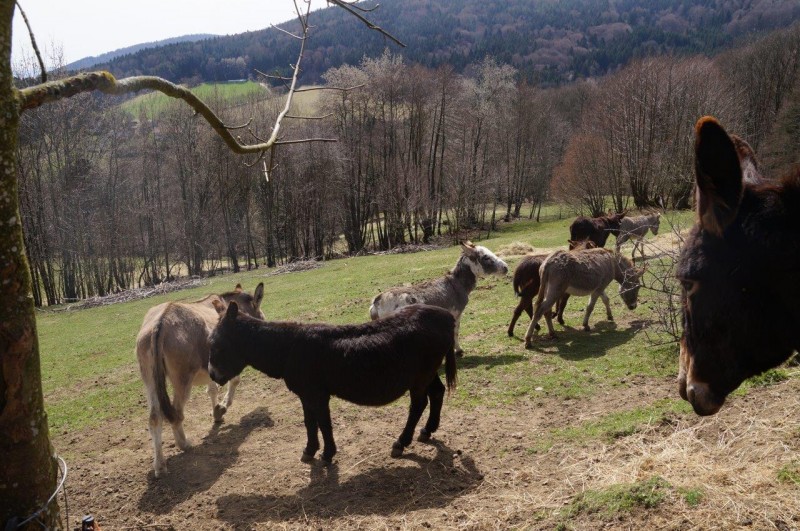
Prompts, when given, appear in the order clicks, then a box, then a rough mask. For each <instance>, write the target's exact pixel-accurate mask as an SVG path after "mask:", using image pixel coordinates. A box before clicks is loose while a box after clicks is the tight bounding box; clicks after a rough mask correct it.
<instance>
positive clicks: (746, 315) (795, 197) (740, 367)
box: [677, 117, 800, 415]
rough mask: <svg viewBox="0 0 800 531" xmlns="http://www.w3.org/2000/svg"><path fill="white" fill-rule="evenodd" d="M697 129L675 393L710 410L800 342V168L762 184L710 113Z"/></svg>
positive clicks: (742, 148)
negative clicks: (693, 215) (692, 210)
mask: <svg viewBox="0 0 800 531" xmlns="http://www.w3.org/2000/svg"><path fill="white" fill-rule="evenodd" d="M695 132H696V135H697V137H696V143H695V157H696V158H695V174H696V181H697V188H696V193H697V196H696V204H697V206H696V208H697V223H696V224H695V226H694V228H693V229H692V231H691V233H690V234H689V236H688V238H687V239H686V242H685V245H684V247H683V251H682V252H681V257H680V262H679V265H678V275H677V276H678V279H679V280H680V282H681V284H682V286H683V309H684V316H683V328H684V330H683V337H682V339H681V353H680V372H679V374H678V389H679V392H680V395H681V397H683V398H684V399H685V400H688V401H689V402H690V403H691V404H692V406H693V407H694V410H695V412H697V414H699V415H713V414H714V413H716V412H717V411H719V408H720V407H722V404H723V403H724V401H725V397H726V396H728V394H729V393H730V392H731V391H733V390H734V389H736V388H737V387H738V386H739V385H740V384H741V383H742V381H744V380H745V379H746V378H749V377H750V376H754V375H756V374H759V373H761V372H763V371H765V370H767V369H770V368H772V367H775V366H777V365H779V364H780V363H782V362H783V361H784V360H786V359H787V358H788V357H789V356H790V355H791V354H792V352H793V350H795V349H797V348H798V347H800V304H799V303H798V300H799V299H798V296H800V172H795V173H794V174H793V175H791V176H787V177H786V178H784V179H783V180H782V181H780V182H772V183H767V182H762V180H761V178H760V176H759V175H758V172H757V167H758V166H757V164H756V163H755V158H754V157H753V153H752V150H751V149H750V147H749V146H748V145H747V143H746V142H744V141H742V140H741V139H739V138H736V137H730V136H728V134H727V133H726V132H725V130H724V129H723V128H722V126H720V124H719V123H718V122H717V121H716V120H714V119H713V118H710V117H705V118H701V119H700V120H699V121H698V122H697V125H696V126H695Z"/></svg>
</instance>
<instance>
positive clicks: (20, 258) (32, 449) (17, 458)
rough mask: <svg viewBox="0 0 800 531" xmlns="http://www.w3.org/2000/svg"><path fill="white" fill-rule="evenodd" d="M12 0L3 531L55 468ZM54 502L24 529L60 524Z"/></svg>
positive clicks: (1, 38)
mask: <svg viewBox="0 0 800 531" xmlns="http://www.w3.org/2000/svg"><path fill="white" fill-rule="evenodd" d="M13 15H14V0H0V527H3V528H5V526H6V523H7V522H8V521H9V520H10V519H12V518H19V519H20V520H23V519H25V518H27V517H28V516H30V515H32V514H34V513H36V511H38V510H39V509H40V508H41V507H42V505H43V504H44V503H45V502H46V501H47V500H48V498H49V497H50V495H51V494H52V493H53V491H54V490H55V487H56V482H57V467H56V461H55V458H54V456H53V449H52V447H51V445H50V438H49V434H48V428H47V415H46V414H45V411H44V403H43V402H44V401H43V398H42V382H41V373H40V370H39V345H38V341H37V336H36V320H35V315H34V307H33V298H32V296H31V276H30V269H29V268H28V262H27V259H26V257H25V247H24V244H23V239H22V224H21V220H20V214H19V196H18V183H17V170H16V159H15V151H16V147H17V129H18V125H19V107H18V103H17V98H16V91H15V90H14V86H13V78H12V73H11V20H12V17H13ZM58 521H59V512H58V505H57V504H56V503H55V502H53V503H52V504H51V505H50V506H49V507H47V508H46V509H45V510H44V511H43V512H42V514H41V515H39V516H38V517H37V518H36V519H34V520H33V521H31V522H30V523H29V524H28V525H26V526H25V528H31V529H41V526H42V525H43V526H45V527H47V528H51V529H52V528H56V527H58Z"/></svg>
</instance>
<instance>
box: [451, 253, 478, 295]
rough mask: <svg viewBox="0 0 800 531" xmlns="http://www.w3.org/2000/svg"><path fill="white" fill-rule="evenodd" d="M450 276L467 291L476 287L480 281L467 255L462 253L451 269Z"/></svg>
mask: <svg viewBox="0 0 800 531" xmlns="http://www.w3.org/2000/svg"><path fill="white" fill-rule="evenodd" d="M450 276H451V277H453V280H455V281H456V283H457V284H458V285H460V286H461V287H462V288H464V291H466V292H467V293H469V292H471V291H472V290H473V289H475V285H476V284H477V283H478V277H477V276H476V275H475V272H474V271H473V270H472V267H470V265H469V261H468V259H467V257H466V256H464V255H461V258H459V259H458V262H456V266H455V267H454V268H453V269H452V270H451V271H450Z"/></svg>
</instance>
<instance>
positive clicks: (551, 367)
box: [37, 213, 800, 530]
mask: <svg viewBox="0 0 800 531" xmlns="http://www.w3.org/2000/svg"><path fill="white" fill-rule="evenodd" d="M666 217H667V218H668V219H669V220H671V221H675V222H676V223H677V224H679V225H681V226H684V227H685V226H687V225H688V223H689V222H690V221H691V219H692V214H691V213H680V214H679V215H677V216H673V215H671V214H670V215H669V216H666ZM569 223H570V219H564V220H560V221H550V222H545V223H538V224H537V223H534V222H529V221H519V222H515V223H512V224H501V225H500V231H499V232H497V233H493V235H492V238H490V239H488V240H484V241H481V242H480V243H481V244H482V245H486V246H487V247H489V248H490V249H492V250H498V249H500V248H503V247H504V246H505V247H507V246H509V245H511V244H512V243H514V242H523V243H527V244H530V245H532V246H534V247H535V248H536V249H537V250H538V249H554V248H557V247H562V248H563V247H564V246H565V243H566V238H567V234H568V231H567V227H568V226H569ZM670 237H671V235H670V234H669V230H668V226H667V223H665V222H664V221H662V229H661V234H660V235H659V241H666V240H668V239H669V238H670ZM630 248H631V247H630V245H628V246H626V247H625V249H626V250H627V251H628V252H630ZM458 255H459V249H458V248H457V247H453V248H448V249H443V250H437V251H428V252H421V253H414V254H396V255H384V256H365V257H358V258H348V259H341V260H335V261H331V262H326V263H324V264H323V265H322V267H320V268H319V269H315V270H311V271H303V272H297V273H289V274H283V275H279V276H268V277H265V276H264V275H265V274H266V273H268V272H269V271H267V270H263V269H262V270H256V271H251V272H248V273H242V274H237V275H226V276H221V277H219V276H218V277H213V278H211V279H209V285H207V286H204V287H202V288H199V289H195V290H187V291H184V292H178V293H171V294H169V295H165V296H160V297H153V298H151V299H145V300H140V301H135V302H129V303H122V304H117V305H112V306H107V307H100V308H92V309H87V310H80V311H68V312H59V313H50V312H43V313H41V314H40V315H39V316H38V319H37V323H38V327H39V334H40V344H41V350H42V372H43V385H44V392H45V402H46V406H47V410H48V415H49V420H50V426H51V435H52V439H53V445H54V447H55V448H56V451H57V452H58V453H59V454H60V455H62V456H63V457H64V458H65V459H66V461H67V464H68V466H69V468H70V473H69V474H70V475H69V479H68V482H67V493H68V496H69V507H70V524H71V525H70V527H72V525H73V524H74V523H75V522H76V521H78V520H79V518H80V516H81V515H83V514H87V513H92V514H93V515H95V517H96V518H97V520H98V521H99V523H100V525H101V526H102V527H103V529H106V530H107V529H121V528H126V529H140V528H145V527H147V528H148V529H154V528H155V529H159V528H160V529H274V528H292V529H294V528H315V529H357V528H358V529H361V528H364V529H373V528H378V529H388V528H392V529H397V528H400V529H412V528H413V529H419V528H430V529H509V528H519V529H553V528H561V529H598V528H612V529H632V528H659V529H732V528H747V529H794V528H798V527H799V526H800V457H798V452H799V451H800V415H798V413H799V412H800V378H798V371H797V369H795V368H784V369H780V370H778V371H773V372H771V373H768V375H767V377H765V378H761V379H758V380H755V381H751V382H749V383H748V384H746V385H745V386H744V387H743V389H742V390H740V391H738V392H737V393H735V394H734V395H733V396H731V397H730V399H729V401H728V403H727V404H726V405H725V406H724V407H723V409H722V411H721V412H720V413H719V414H718V415H717V416H714V417H710V418H702V419H701V418H699V417H697V416H695V414H694V413H693V412H692V411H691V408H690V407H689V406H688V405H687V404H685V403H684V402H683V401H681V400H680V398H679V397H678V395H677V390H676V386H675V383H674V379H675V374H676V371H677V353H676V348H675V346H674V345H673V344H664V345H661V346H659V347H652V346H650V343H649V342H648V340H647V337H646V336H647V335H650V337H651V338H652V330H653V319H654V315H653V312H652V310H651V308H650V306H651V305H652V304H653V303H654V301H655V294H653V293H652V292H648V291H647V290H644V289H643V290H642V292H641V293H640V305H639V307H638V308H637V309H636V310H635V311H633V312H631V311H629V310H627V309H625V308H624V306H623V304H622V303H621V301H620V299H619V297H618V296H617V294H616V287H617V285H616V283H614V284H612V286H611V287H609V292H608V293H609V296H610V297H611V300H612V311H613V312H614V316H615V321H614V322H608V321H605V320H603V318H604V312H603V311H602V309H601V308H595V313H594V314H593V316H592V319H591V321H590V324H591V325H592V331H591V332H589V333H586V332H583V331H582V330H580V321H581V318H582V309H583V307H584V305H585V301H586V300H585V299H583V298H579V297H573V298H571V299H570V304H569V306H568V308H567V311H566V312H565V314H564V316H565V320H566V321H567V325H568V326H567V327H566V328H564V327H559V326H557V327H556V330H557V333H559V338H558V340H556V341H553V342H550V341H544V340H539V341H537V342H536V343H535V344H534V346H533V348H531V349H530V350H525V349H524V348H523V345H522V339H521V338H522V336H523V335H524V333H525V328H526V327H527V322H528V320H527V317H525V316H523V317H522V318H521V319H520V322H519V323H518V324H517V329H516V336H515V337H514V338H509V337H508V336H507V335H506V327H507V325H508V322H509V319H510V317H511V312H512V309H513V307H514V306H515V305H516V302H517V301H516V299H515V298H514V295H513V291H512V288H511V283H510V275H509V277H507V278H504V279H500V278H496V277H492V278H488V279H484V280H481V281H479V283H478V287H477V289H476V290H475V291H474V292H473V294H472V296H471V300H470V304H469V305H468V306H467V309H466V311H465V314H464V316H463V318H462V326H461V343H462V345H463V347H464V349H465V357H464V358H462V359H460V360H459V387H458V389H457V390H456V392H455V393H454V394H453V395H452V396H450V397H448V398H446V399H445V404H444V407H443V409H442V425H441V428H440V430H439V431H438V432H436V434H435V436H434V439H433V443H432V444H423V443H419V442H414V443H413V444H412V445H411V446H410V447H409V448H408V449H407V451H406V454H405V455H404V456H403V457H402V458H400V459H392V458H390V457H389V450H390V447H391V443H392V441H393V440H394V439H395V438H396V436H397V434H398V433H399V432H400V430H401V429H402V425H403V423H404V421H405V416H406V410H407V407H408V402H407V399H401V400H399V401H398V402H396V403H395V404H392V405H390V406H388V407H385V408H379V409H369V408H361V407H356V406H353V405H351V404H348V403H345V402H342V401H340V400H338V399H334V400H333V401H332V402H331V413H332V418H333V423H334V434H335V437H336V442H337V445H338V447H339V453H338V454H337V456H336V458H335V461H334V464H333V465H332V466H331V467H327V468H326V467H323V466H321V465H320V464H319V463H314V464H313V465H311V466H309V465H306V464H303V463H301V462H300V452H301V450H302V448H303V446H304V444H305V430H304V427H303V422H302V410H301V407H300V403H299V400H298V399H297V398H296V397H295V396H294V395H293V394H291V393H290V392H289V391H288V390H287V389H286V388H285V386H284V384H283V383H282V382H280V381H277V380H272V379H269V378H267V377H266V376H264V375H262V374H260V373H256V372H254V371H252V370H249V369H248V370H247V371H245V373H244V375H243V380H242V385H241V386H240V387H239V391H238V393H237V399H236V401H235V402H234V404H233V406H232V408H231V410H230V411H229V412H228V414H227V416H226V419H225V422H224V423H223V424H221V425H217V426H214V425H212V418H211V414H210V407H209V404H208V399H207V397H206V396H205V393H204V390H203V388H195V392H194V394H193V397H192V400H191V401H190V403H189V404H188V406H187V410H186V422H185V428H186V432H187V435H188V436H189V438H190V439H192V440H194V442H195V443H196V444H197V446H196V447H195V448H193V449H192V450H191V451H189V452H180V451H179V450H177V448H175V447H174V445H173V444H172V435H171V433H169V430H166V431H165V435H164V440H165V455H166V457H167V466H168V467H169V474H168V475H167V476H165V477H163V478H161V479H158V480H156V479H155V478H154V477H153V473H152V468H151V464H152V450H151V446H150V441H149V434H148V431H147V411H146V404H145V400H144V395H143V389H142V384H141V382H140V378H139V374H138V367H137V365H136V361H135V355H134V351H133V350H134V339H135V336H136V333H137V331H138V328H139V325H140V324H141V320H142V317H143V316H144V313H145V311H146V310H147V309H148V308H149V307H151V306H153V305H156V304H158V303H160V302H163V301H165V300H194V299H197V298H200V297H201V296H203V295H205V294H207V293H209V292H220V291H225V290H228V289H230V288H232V287H233V286H234V285H235V284H236V283H237V282H241V283H242V284H243V286H244V287H245V289H247V290H252V289H253V288H254V287H255V285H256V284H257V283H258V282H260V281H263V282H264V283H265V297H264V302H263V304H262V309H263V311H264V313H265V314H266V316H267V318H268V319H279V320H284V319H292V320H301V321H328V322H335V323H353V322H359V321H364V320H365V319H367V318H368V316H367V308H368V307H369V302H370V300H371V298H372V297H373V296H374V295H376V294H377V293H379V292H380V291H381V290H383V289H386V288H388V287H391V286H395V285H402V284H404V283H409V282H415V281H418V280H423V279H428V278H432V277H435V276H439V275H441V274H443V273H444V272H445V271H447V270H448V269H450V268H451V267H452V266H453V264H454V263H455V261H456V259H457V257H458ZM519 259H520V258H519V257H510V258H508V262H509V265H510V267H511V268H512V270H513V267H514V266H515V265H516V264H517V263H518V261H519ZM651 267H654V268H658V267H659V266H658V264H657V263H656V261H655V260H654V261H653V265H652V266H651ZM647 331H649V332H650V333H649V334H647V333H646V332H647ZM423 418H426V415H424V416H423ZM63 507H64V506H63V501H62V510H63Z"/></svg>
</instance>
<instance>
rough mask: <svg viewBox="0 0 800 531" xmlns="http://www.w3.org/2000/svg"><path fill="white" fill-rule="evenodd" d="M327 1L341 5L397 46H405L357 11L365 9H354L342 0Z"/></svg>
mask: <svg viewBox="0 0 800 531" xmlns="http://www.w3.org/2000/svg"><path fill="white" fill-rule="evenodd" d="M328 3H329V4H334V5H337V6H339V7H341V8H342V9H344V10H345V11H347V12H348V13H350V14H351V15H353V16H354V17H356V18H357V19H358V20H360V21H361V22H363V23H364V24H366V26H367V27H368V28H369V29H371V30H375V31H377V32H379V33H382V34H383V35H384V36H385V37H387V38H389V39H391V40H392V41H394V42H395V43H397V44H398V45H399V46H402V47H403V48H405V47H406V45H405V44H403V43H402V42H400V40H399V39H397V38H396V37H395V36H394V35H392V34H391V33H389V32H387V31H386V30H384V29H383V28H381V27H380V26H376V25H375V24H373V23H372V22H370V21H369V20H368V19H367V18H366V17H365V16H364V15H362V14H361V13H358V11H366V10H365V9H362V8H358V9H356V8H355V7H354V6H352V5H350V4H348V3H347V2H345V1H344V0H328ZM375 7H377V6H375ZM373 9H374V8H373Z"/></svg>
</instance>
